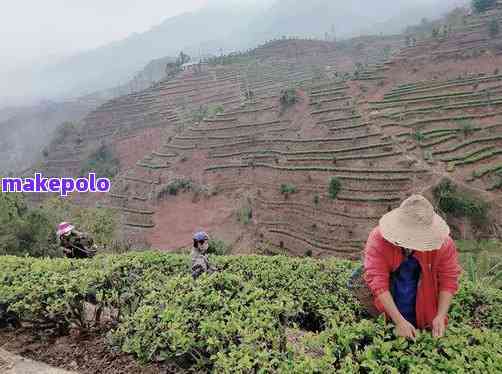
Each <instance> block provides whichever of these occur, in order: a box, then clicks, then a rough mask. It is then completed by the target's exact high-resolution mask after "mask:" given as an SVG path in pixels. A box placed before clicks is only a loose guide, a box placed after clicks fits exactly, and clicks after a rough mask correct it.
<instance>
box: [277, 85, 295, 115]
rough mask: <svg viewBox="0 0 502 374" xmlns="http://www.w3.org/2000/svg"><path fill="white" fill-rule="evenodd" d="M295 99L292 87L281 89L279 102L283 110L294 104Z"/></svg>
mask: <svg viewBox="0 0 502 374" xmlns="http://www.w3.org/2000/svg"><path fill="white" fill-rule="evenodd" d="M297 101H298V96H297V94H296V89H295V88H294V87H289V88H286V89H283V90H281V97H280V102H281V107H282V109H283V110H284V109H287V108H288V107H290V106H291V105H293V104H295V103H296V102H297Z"/></svg>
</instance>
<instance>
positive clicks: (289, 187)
mask: <svg viewBox="0 0 502 374" xmlns="http://www.w3.org/2000/svg"><path fill="white" fill-rule="evenodd" d="M280 191H281V194H283V195H284V198H285V199H287V198H288V197H289V195H291V194H293V193H296V192H297V191H298V189H297V188H296V186H295V185H293V184H289V183H283V184H281V189H280Z"/></svg>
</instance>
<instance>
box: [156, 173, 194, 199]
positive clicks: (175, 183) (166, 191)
mask: <svg viewBox="0 0 502 374" xmlns="http://www.w3.org/2000/svg"><path fill="white" fill-rule="evenodd" d="M192 188H193V183H192V181H191V180H190V179H186V178H177V179H174V180H172V181H171V182H169V183H167V184H166V185H164V186H162V187H161V188H160V190H159V192H158V193H157V199H163V198H165V197H166V196H169V195H171V196H176V195H177V194H178V192H179V191H183V192H185V191H189V190H191V189H192Z"/></svg>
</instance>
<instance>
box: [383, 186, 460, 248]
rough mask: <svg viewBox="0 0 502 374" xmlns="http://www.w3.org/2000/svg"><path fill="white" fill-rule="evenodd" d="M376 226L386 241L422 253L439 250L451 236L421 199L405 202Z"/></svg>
mask: <svg viewBox="0 0 502 374" xmlns="http://www.w3.org/2000/svg"><path fill="white" fill-rule="evenodd" d="M379 225H380V232H381V233H382V236H383V237H384V239H386V240H387V241H389V242H391V243H394V244H396V245H398V246H400V247H404V248H408V249H414V250H417V251H423V252H426V251H433V250H436V249H439V248H441V245H442V244H443V242H444V241H445V239H446V238H447V237H448V235H449V234H450V228H449V227H448V224H447V223H446V222H445V221H444V220H443V219H442V218H441V217H440V216H439V215H438V214H437V213H435V212H434V208H433V207H432V205H431V203H430V202H429V201H428V200H427V199H426V198H425V197H423V196H421V195H412V196H410V197H409V198H407V199H406V200H405V201H403V203H402V204H401V206H400V207H399V208H396V209H394V210H392V211H390V212H389V213H387V214H385V215H384V216H383V217H382V218H381V219H380V222H379Z"/></svg>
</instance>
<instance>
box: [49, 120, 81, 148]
mask: <svg viewBox="0 0 502 374" xmlns="http://www.w3.org/2000/svg"><path fill="white" fill-rule="evenodd" d="M77 132H78V128H77V124H76V123H75V122H71V121H66V122H63V123H62V124H61V125H59V126H58V127H57V129H56V130H55V131H54V137H53V138H52V140H51V143H50V146H51V147H55V146H57V145H60V144H62V143H64V142H65V141H66V140H67V139H68V138H69V137H71V136H72V135H75V134H77Z"/></svg>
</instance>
